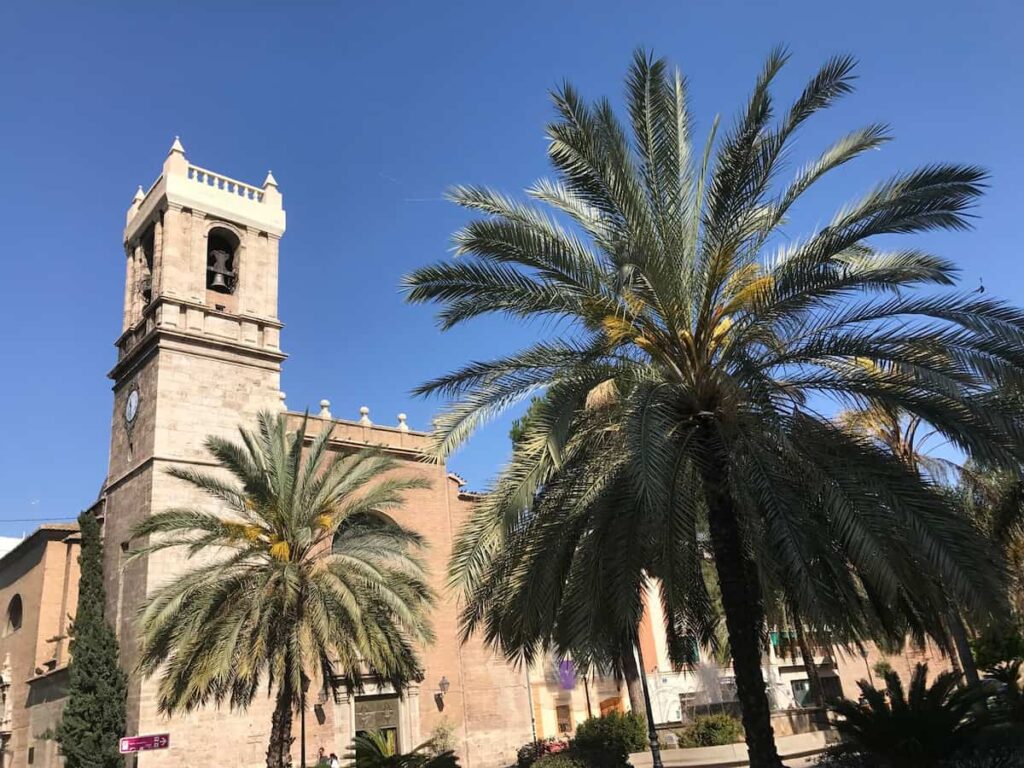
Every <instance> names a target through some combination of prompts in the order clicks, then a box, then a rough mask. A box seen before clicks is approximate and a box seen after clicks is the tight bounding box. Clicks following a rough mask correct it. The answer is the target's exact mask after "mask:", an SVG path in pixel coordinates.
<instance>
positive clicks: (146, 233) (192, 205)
mask: <svg viewBox="0 0 1024 768" xmlns="http://www.w3.org/2000/svg"><path fill="white" fill-rule="evenodd" d="M285 222H286V219H285V210H284V206H283V202H282V196H281V192H280V191H279V189H278V186H277V182H276V181H275V179H274V177H273V175H272V174H269V173H268V174H267V177H266V180H265V181H264V182H263V184H262V186H255V185H251V184H246V183H243V182H241V181H237V180H235V179H231V178H227V177H225V176H223V175H221V174H218V173H215V172H213V171H209V170H206V169H205V168H202V167H199V166H197V165H194V164H193V163H191V162H190V161H189V160H188V158H187V157H186V155H185V150H184V148H183V147H182V144H181V142H180V141H178V140H177V139H176V140H175V141H174V144H173V146H172V147H171V150H170V152H169V154H168V155H167V158H166V159H165V161H164V164H163V169H162V172H161V174H160V176H159V177H158V178H157V179H156V181H155V182H154V183H153V184H152V186H150V188H149V189H148V191H145V192H144V191H143V190H142V189H141V188H140V189H139V191H138V192H137V193H136V195H135V197H134V199H133V200H132V203H131V205H130V207H129V208H128V212H127V220H126V224H125V229H124V237H123V244H124V254H125V263H126V272H125V284H124V310H123V323H122V333H121V335H120V337H119V338H118V339H117V341H116V348H117V360H116V362H115V364H114V366H113V368H112V369H111V371H110V374H109V376H110V378H111V380H112V381H113V392H114V407H113V418H112V422H111V436H110V463H109V470H108V473H107V477H106V480H105V482H104V483H103V490H102V492H101V494H100V497H99V500H98V501H97V502H96V504H95V507H94V512H95V514H97V515H98V516H99V517H100V518H101V520H102V522H103V536H104V557H105V562H104V578H105V583H106V595H107V606H106V615H107V618H108V620H109V621H110V622H111V624H112V625H113V626H114V628H115V630H116V632H117V634H118V637H119V638H120V647H121V656H122V664H123V666H124V668H125V669H127V670H129V671H131V670H133V669H134V667H135V664H136V653H137V651H136V649H137V643H138V640H137V636H136V628H135V618H136V615H137V613H138V610H139V607H140V605H141V604H142V602H143V600H144V599H145V597H146V595H147V594H148V593H149V592H151V591H152V590H153V589H154V588H155V587H156V586H158V585H159V584H161V583H163V582H164V581H165V580H166V579H168V578H170V577H172V576H173V575H174V574H175V573H178V572H180V570H181V569H182V568H183V567H184V566H185V555H184V553H178V552H175V551H172V552H170V553H169V554H165V553H158V554H156V555H151V556H149V557H148V558H146V559H143V560H139V561H133V562H132V563H131V564H127V565H126V563H125V560H126V559H127V555H128V552H129V550H130V549H131V548H133V547H134V546H137V545H139V544H141V543H142V542H138V541H132V540H131V538H130V531H131V530H132V528H133V526H134V525H135V524H136V523H137V522H138V521H139V520H140V519H141V518H144V517H145V516H147V515H149V514H151V513H152V512H155V511H159V510H163V509H165V508H168V507H172V506H188V505H197V506H207V507H208V506H209V505H210V504H211V503H212V502H211V501H210V500H209V499H208V498H205V497H202V496H197V495H195V494H194V492H193V491H192V490H191V489H190V488H189V487H188V486H187V484H185V483H183V482H182V481H180V480H177V479H175V478H173V477H171V476H170V475H169V474H168V473H167V470H168V469H169V468H171V467H194V468H208V467H210V466H212V465H213V462H212V461H211V457H210V456H209V455H208V454H207V453H206V451H205V449H204V447H203V441H204V440H205V438H206V437H207V436H208V435H212V434H215V435H221V436H225V437H229V438H231V437H237V430H238V427H239V426H240V425H246V426H250V425H252V424H253V423H254V422H255V417H256V414H257V413H258V412H259V411H260V410H265V409H280V410H283V411H287V407H286V404H285V395H284V393H283V392H281V387H280V376H281V366H282V364H283V363H284V361H285V358H286V355H285V353H284V352H283V350H282V328H283V324H282V321H281V318H279V316H278V275H279V270H278V255H279V243H280V241H281V238H282V236H283V235H284V232H285ZM285 271H287V270H285ZM320 406H321V407H320V411H319V413H315V414H312V416H311V418H310V422H311V424H310V426H309V431H310V432H311V433H313V434H316V433H319V432H320V431H321V430H332V435H333V437H332V447H333V448H334V450H338V451H345V450H352V449H354V448H361V447H365V446H375V447H379V448H380V449H381V450H384V451H386V452H387V453H389V454H390V455H392V456H393V457H395V458H397V459H400V460H402V461H403V462H406V463H407V464H408V467H407V471H408V473H409V474H414V475H419V476H423V477H425V478H426V479H427V480H428V481H429V488H425V489H420V490H415V491H412V492H410V493H408V494H407V497H406V504H405V505H404V507H403V508H402V509H401V510H398V511H396V512H395V513H394V517H395V519H396V520H397V521H398V522H399V523H401V524H402V525H404V526H406V527H408V528H411V529H413V530H415V531H416V532H418V533H419V534H421V535H422V536H423V537H424V539H425V540H426V542H427V545H428V547H427V550H426V558H427V561H428V567H429V570H430V573H431V578H432V579H433V581H434V588H435V590H436V592H437V594H438V602H437V604H436V606H435V609H434V612H433V616H432V619H433V625H434V630H435V632H436V634H437V641H436V642H435V643H434V644H433V645H432V646H431V647H429V648H425V649H424V650H423V655H422V663H423V668H424V674H423V678H422V680H421V681H420V682H419V683H418V685H413V686H411V687H410V688H409V689H408V690H407V691H404V692H403V694H404V695H402V696H399V695H398V693H399V692H397V691H394V690H391V689H390V688H388V687H383V686H377V685H375V684H373V683H372V682H368V683H367V684H366V685H365V687H364V690H363V691H362V692H360V693H358V694H355V695H352V696H349V695H348V694H346V693H345V692H344V688H342V689H340V690H339V692H337V693H332V692H330V691H311V692H310V694H309V698H308V699H307V711H306V716H305V729H306V751H307V760H309V761H310V762H312V761H314V760H315V755H316V754H317V751H318V749H319V748H320V747H323V748H324V749H325V751H326V752H327V753H330V752H336V753H338V754H339V755H342V754H344V753H345V752H346V751H347V748H348V746H349V744H350V743H351V739H352V737H353V735H355V733H357V732H359V731H368V730H384V731H385V732H388V733H390V734H391V735H392V736H393V738H394V739H395V740H396V742H397V744H398V746H399V748H400V749H403V750H410V749H412V748H413V747H415V746H417V745H419V744H421V743H422V742H423V741H425V740H427V739H428V738H430V736H431V735H432V733H434V732H435V729H438V728H439V727H441V728H444V729H445V730H448V731H449V732H450V733H451V736H452V738H453V740H454V742H455V745H456V749H457V751H458V753H459V756H460V759H461V761H462V765H463V766H466V768H487V767H488V766H496V765H505V764H508V762H509V761H510V760H511V759H514V755H515V751H516V749H517V748H518V747H519V746H521V745H522V744H523V743H525V742H527V741H528V740H529V739H530V736H531V707H530V704H529V692H528V681H527V677H526V675H525V673H524V672H523V671H522V670H516V669H514V668H512V667H510V666H509V665H507V664H506V663H505V662H504V660H503V659H502V658H501V657H499V656H495V655H494V654H493V653H492V652H491V651H490V650H488V649H486V648H485V647H484V646H483V644H481V643H475V642H471V643H468V644H466V645H462V644H460V643H459V642H458V631H457V623H458V616H457V613H458V609H457V606H456V603H455V600H454V598H453V597H452V596H451V595H450V594H449V593H447V592H446V590H445V589H444V578H445V573H446V563H447V559H448V554H449V552H450V549H451V542H452V538H453V536H454V535H455V533H456V532H457V529H458V527H459V526H460V524H461V521H462V520H464V519H465V518H466V516H467V515H468V514H469V513H470V511H471V509H472V506H473V503H474V496H473V495H472V494H468V493H464V492H463V491H462V489H461V486H462V480H461V479H460V478H459V477H458V476H456V475H454V474H450V473H449V472H448V471H447V470H446V468H445V466H444V465H443V464H436V463H424V462H422V461H420V458H421V455H422V454H421V451H422V449H423V448H424V447H425V444H426V441H427V435H426V434H424V433H422V432H416V431H414V430H412V429H411V428H410V427H409V426H408V425H407V424H406V420H405V416H404V415H402V414H398V415H396V417H395V418H394V419H393V420H392V421H391V423H389V424H387V425H382V424H376V423H373V421H371V417H370V413H369V410H368V409H367V408H363V409H361V413H360V415H359V416H358V418H356V419H353V420H351V421H346V420H343V419H336V418H335V417H334V416H333V415H332V413H331V411H330V404H329V403H328V402H327V401H323V402H321V404H320ZM353 415H354V414H353ZM289 417H290V418H294V419H296V420H298V419H300V418H301V417H302V414H300V413H289ZM156 687H157V680H156V679H150V680H144V679H141V678H140V677H139V676H138V675H136V674H134V673H131V676H130V681H129V691H128V728H127V734H126V735H129V736H131V735H138V734H162V733H167V734H169V741H170V746H169V748H168V749H161V750H154V751H147V752H140V753H138V754H137V755H136V757H135V760H136V761H137V762H136V763H135V764H134V765H135V766H138V767H139V768H164V767H165V766H167V767H169V766H176V767H177V766H207V765H226V764H229V765H233V766H245V767H249V766H251V767H253V768H255V767H256V766H262V765H265V761H266V748H267V739H268V735H269V731H270V721H271V712H272V708H273V702H272V700H271V699H269V698H268V699H257V702H256V703H254V705H253V707H251V708H250V709H249V710H248V711H246V712H237V711H230V710H229V709H228V708H227V707H226V706H225V707H223V708H220V709H216V708H209V709H205V710H202V711H198V712H195V713H192V714H189V715H184V716H181V717H174V718H170V719H168V718H166V717H164V716H162V715H161V714H159V713H158V711H157V706H156ZM30 730H31V729H28V731H30ZM293 733H294V735H295V736H296V737H298V735H299V723H298V722H296V724H295V729H294V731H293ZM14 735H17V734H12V739H11V741H10V744H9V745H8V747H9V748H8V749H6V750H5V756H6V760H5V762H4V763H3V765H4V766H5V767H6V766H17V767H19V768H20V766H25V765H33V764H34V765H46V766H47V768H49V767H50V766H51V765H52V766H57V765H59V762H58V758H57V756H56V745H55V744H53V743H52V741H51V742H50V743H49V745H46V744H38V745H37V744H35V743H34V742H36V741H37V739H36V738H35V737H36V734H33V733H31V732H25V733H22V734H21V736H19V737H18V738H17V739H15V738H13V736H14ZM22 741H24V743H21V742H22ZM29 742H33V746H32V748H33V752H32V753H31V757H30V756H29V755H30V753H29V751H28V750H29ZM44 748H45V749H46V755H47V756H49V757H51V759H46V760H43V759H42V758H43V756H44V755H43V749H44ZM298 751H299V743H298V739H296V743H295V745H294V748H293V754H294V757H295V764H296V765H298V764H299V761H298ZM128 765H132V762H131V760H129V762H128Z"/></svg>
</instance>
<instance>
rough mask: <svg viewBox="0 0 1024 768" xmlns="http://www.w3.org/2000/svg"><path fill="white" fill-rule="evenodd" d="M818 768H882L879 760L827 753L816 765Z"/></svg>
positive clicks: (863, 756)
mask: <svg viewBox="0 0 1024 768" xmlns="http://www.w3.org/2000/svg"><path fill="white" fill-rule="evenodd" d="M815 765H816V766H817V767H818V768H880V765H879V763H878V761H877V760H875V759H874V758H873V757H870V756H868V755H862V754H857V753H852V754H834V753H831V752H826V753H825V754H823V755H822V756H821V757H819V758H818V761H817V762H816V763H815Z"/></svg>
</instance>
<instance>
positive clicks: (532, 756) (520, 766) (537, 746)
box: [516, 738, 569, 768]
mask: <svg viewBox="0 0 1024 768" xmlns="http://www.w3.org/2000/svg"><path fill="white" fill-rule="evenodd" d="M568 748H569V745H568V744H567V743H566V742H564V741H555V740H554V739H550V738H549V739H538V740H537V741H528V742H526V743H525V744H523V746H521V747H520V748H519V751H518V752H516V768H530V766H532V765H533V764H534V763H536V762H537V761H538V760H540V759H541V758H542V757H544V756H545V755H553V754H557V753H559V752H564V751H565V750H567V749H568Z"/></svg>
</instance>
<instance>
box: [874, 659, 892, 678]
mask: <svg viewBox="0 0 1024 768" xmlns="http://www.w3.org/2000/svg"><path fill="white" fill-rule="evenodd" d="M871 669H872V670H873V671H874V673H875V675H876V676H878V677H880V678H882V679H883V680H884V679H885V676H886V675H888V674H889V673H890V672H892V664H890V663H889V662H888V661H886V660H885V659H881V660H880V661H876V662H875V663H874V665H872V667H871Z"/></svg>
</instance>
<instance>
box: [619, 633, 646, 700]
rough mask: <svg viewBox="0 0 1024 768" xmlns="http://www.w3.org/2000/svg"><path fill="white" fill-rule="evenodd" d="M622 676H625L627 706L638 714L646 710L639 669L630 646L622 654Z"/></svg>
mask: <svg viewBox="0 0 1024 768" xmlns="http://www.w3.org/2000/svg"><path fill="white" fill-rule="evenodd" d="M622 676H623V677H625V678H626V691H627V692H628V693H629V708H630V709H631V710H632V711H633V712H635V713H636V714H638V715H643V714H644V712H646V711H647V710H646V709H645V706H646V705H645V704H644V689H643V686H642V685H641V684H640V671H639V670H638V669H637V666H636V655H635V654H634V653H633V649H632V648H631V649H630V650H629V651H627V652H624V653H623V654H622Z"/></svg>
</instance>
